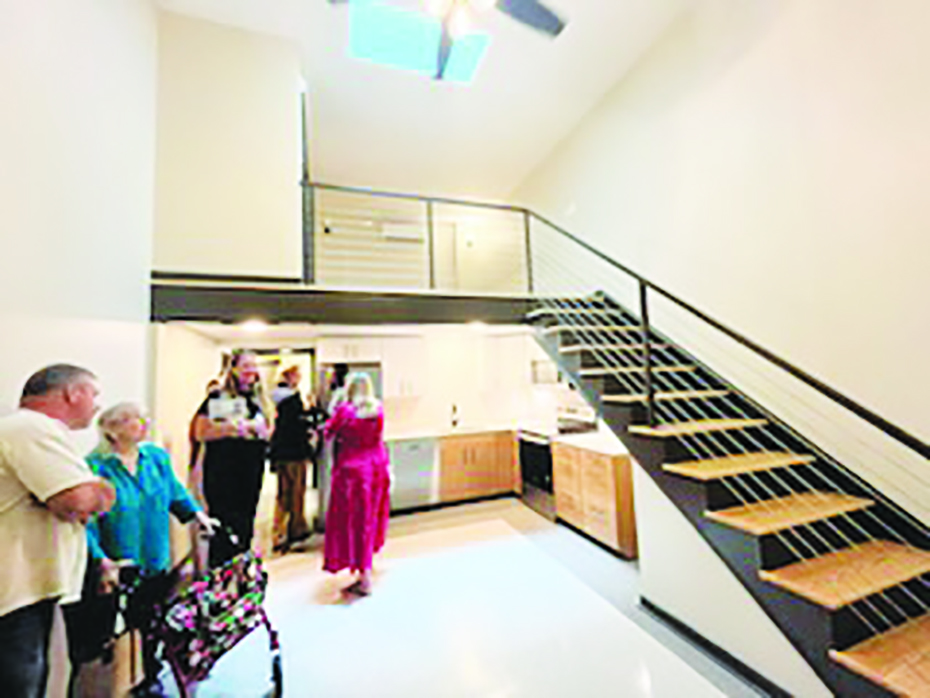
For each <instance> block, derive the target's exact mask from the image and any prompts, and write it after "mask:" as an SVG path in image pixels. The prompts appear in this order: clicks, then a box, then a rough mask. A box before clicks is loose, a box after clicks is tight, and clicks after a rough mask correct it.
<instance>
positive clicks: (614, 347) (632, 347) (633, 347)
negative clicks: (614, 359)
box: [559, 344, 668, 354]
mask: <svg viewBox="0 0 930 698" xmlns="http://www.w3.org/2000/svg"><path fill="white" fill-rule="evenodd" d="M649 347H650V348H651V349H667V348H668V344H650V345H649ZM645 348H646V345H644V344H571V345H569V346H566V347H559V351H560V352H561V353H562V354H578V353H580V352H583V351H643V349H645Z"/></svg>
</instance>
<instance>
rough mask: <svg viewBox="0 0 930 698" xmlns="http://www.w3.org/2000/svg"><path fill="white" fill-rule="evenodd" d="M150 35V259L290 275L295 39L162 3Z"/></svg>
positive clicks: (296, 238) (294, 249) (297, 194)
mask: <svg viewBox="0 0 930 698" xmlns="http://www.w3.org/2000/svg"><path fill="white" fill-rule="evenodd" d="M158 40H159V61H158V69H159V72H158V154H157V162H156V165H157V166H156V190H155V191H156V199H155V201H156V210H155V264H154V266H155V269H157V270H159V271H175V272H177V271H180V272H197V273H210V274H223V275H236V274H239V275H254V276H271V277H289V278H299V277H300V276H301V273H302V267H303V262H302V259H301V254H302V230H301V190H300V186H299V182H300V179H301V166H302V164H301V148H302V139H301V133H300V131H301V117H300V114H301V111H300V109H301V108H300V90H301V79H300V61H299V56H298V51H297V48H296V46H294V45H292V44H291V43H289V42H287V41H285V40H283V39H279V38H275V37H271V36H264V35H260V34H255V33H251V32H245V31H242V30H238V29H231V28H228V27H223V26H220V25H217V24H212V23H210V22H205V21H202V20H198V19H192V18H189V17H183V16H181V15H175V14H171V13H167V12H162V13H161V14H160V15H159V26H158Z"/></svg>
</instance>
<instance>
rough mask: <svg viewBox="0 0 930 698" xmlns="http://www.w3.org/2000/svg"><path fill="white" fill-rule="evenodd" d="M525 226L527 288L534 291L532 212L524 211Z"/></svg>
mask: <svg viewBox="0 0 930 698" xmlns="http://www.w3.org/2000/svg"><path fill="white" fill-rule="evenodd" d="M523 228H524V230H525V232H526V290H527V291H529V292H530V293H533V245H532V237H533V231H532V228H531V227H530V212H529V211H524V212H523Z"/></svg>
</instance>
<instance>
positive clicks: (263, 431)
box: [250, 416, 271, 441]
mask: <svg viewBox="0 0 930 698" xmlns="http://www.w3.org/2000/svg"><path fill="white" fill-rule="evenodd" d="M250 426H251V427H252V434H254V435H255V438H256V439H263V440H264V441H267V440H268V437H269V436H270V434H271V430H270V429H269V428H268V424H267V423H266V422H265V420H264V419H263V418H262V417H260V416H259V417H256V418H255V419H254V420H252V422H251V423H250Z"/></svg>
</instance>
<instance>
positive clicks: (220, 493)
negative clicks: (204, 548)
mask: <svg viewBox="0 0 930 698" xmlns="http://www.w3.org/2000/svg"><path fill="white" fill-rule="evenodd" d="M264 477H265V461H264V459H261V460H259V459H253V458H249V459H245V458H241V459H227V460H223V461H220V460H213V459H210V458H207V459H205V462H204V464H203V496H204V499H206V500H207V509H208V511H209V512H210V516H212V517H214V518H217V519H219V520H220V521H221V522H222V523H223V525H225V526H229V527H230V528H231V529H232V530H233V532H234V533H235V534H236V537H237V538H238V539H239V540H238V542H237V544H233V543H232V542H231V541H230V540H229V538H228V537H227V536H225V535H222V534H219V535H216V536H214V537H213V539H212V540H211V541H210V565H211V566H217V565H222V564H223V563H224V562H226V561H227V560H229V559H230V558H232V557H234V556H235V555H237V554H238V553H240V552H243V551H245V550H248V549H249V548H250V547H251V546H252V535H253V533H254V532H255V512H256V510H257V509H258V498H259V495H260V494H261V491H262V481H263V479H264Z"/></svg>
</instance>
